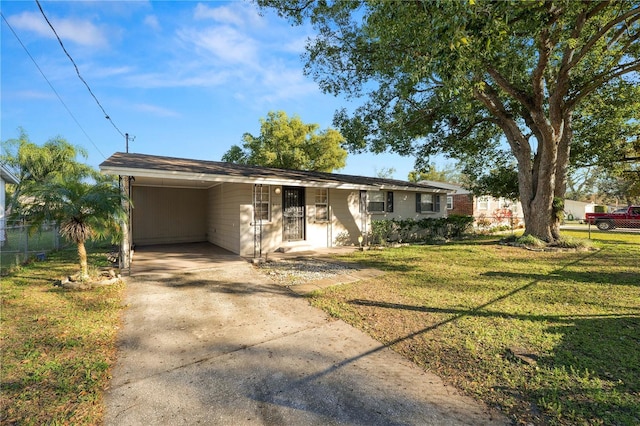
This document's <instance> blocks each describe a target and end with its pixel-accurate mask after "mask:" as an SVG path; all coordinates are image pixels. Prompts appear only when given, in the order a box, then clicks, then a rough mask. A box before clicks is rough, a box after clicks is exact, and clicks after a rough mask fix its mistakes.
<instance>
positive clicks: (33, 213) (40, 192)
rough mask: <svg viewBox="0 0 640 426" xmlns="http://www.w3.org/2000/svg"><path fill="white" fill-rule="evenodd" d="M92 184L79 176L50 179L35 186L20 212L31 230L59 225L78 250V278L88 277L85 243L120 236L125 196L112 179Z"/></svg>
mask: <svg viewBox="0 0 640 426" xmlns="http://www.w3.org/2000/svg"><path fill="white" fill-rule="evenodd" d="M93 179H95V183H89V182H87V180H86V178H85V176H83V175H82V174H77V175H72V176H67V177H66V178H64V179H52V180H47V181H44V182H41V183H37V184H34V185H33V186H32V187H31V188H29V191H28V192H29V193H28V194H24V195H27V197H28V200H29V201H28V203H26V205H25V209H24V211H23V213H24V214H25V218H26V219H27V220H28V221H29V227H30V229H39V228H40V226H41V225H42V223H44V222H48V221H54V222H56V223H57V224H59V225H60V234H61V235H62V236H63V237H65V238H67V239H69V240H70V241H73V242H74V243H75V244H76V245H77V248H78V258H79V261H80V277H81V279H82V280H86V279H87V278H88V277H89V273H88V267H87V250H86V248H85V242H86V241H88V240H91V239H101V238H104V237H106V236H109V235H110V236H111V237H112V238H115V237H117V236H118V235H119V233H120V226H119V224H120V223H121V221H122V220H124V219H125V218H126V210H125V209H124V208H123V201H125V196H124V195H123V194H122V192H121V191H120V190H119V188H118V186H117V184H116V182H115V181H114V180H113V178H111V177H105V176H100V175H95V174H94V176H93Z"/></svg>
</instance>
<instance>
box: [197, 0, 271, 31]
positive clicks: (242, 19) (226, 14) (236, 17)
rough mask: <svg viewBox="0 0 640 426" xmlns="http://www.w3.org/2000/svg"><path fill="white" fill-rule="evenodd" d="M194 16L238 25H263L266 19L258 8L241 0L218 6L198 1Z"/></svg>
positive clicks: (199, 18) (198, 18)
mask: <svg viewBox="0 0 640 426" xmlns="http://www.w3.org/2000/svg"><path fill="white" fill-rule="evenodd" d="M193 17H194V19H196V20H205V19H211V20H213V21H215V22H218V23H221V24H226V25H235V26H238V27H241V26H246V25H252V26H256V25H258V26H262V22H263V21H264V20H263V18H262V17H261V16H260V15H259V14H258V12H257V10H256V8H254V7H248V5H246V4H244V3H240V2H234V3H231V4H229V5H225V6H218V7H208V6H205V5H204V4H202V3H198V5H197V6H196V8H195V9H194V11H193Z"/></svg>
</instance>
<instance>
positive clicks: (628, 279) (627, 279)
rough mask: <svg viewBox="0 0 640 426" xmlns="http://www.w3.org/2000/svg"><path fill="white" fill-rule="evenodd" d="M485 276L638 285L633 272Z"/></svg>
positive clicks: (486, 274)
mask: <svg viewBox="0 0 640 426" xmlns="http://www.w3.org/2000/svg"><path fill="white" fill-rule="evenodd" d="M481 275H482V276H485V277H503V278H505V279H508V280H535V281H557V282H564V281H575V282H584V283H587V284H613V285H631V286H640V280H639V279H638V274H637V273H633V272H593V271H588V270H585V271H566V270H561V271H554V272H553V273H550V274H527V273H521V272H506V271H491V272H485V273H484V274H481Z"/></svg>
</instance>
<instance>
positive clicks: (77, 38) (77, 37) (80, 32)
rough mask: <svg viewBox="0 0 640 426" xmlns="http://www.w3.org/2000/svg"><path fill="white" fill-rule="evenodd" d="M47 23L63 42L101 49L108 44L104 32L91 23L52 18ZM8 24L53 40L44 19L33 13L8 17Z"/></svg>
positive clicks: (51, 32)
mask: <svg viewBox="0 0 640 426" xmlns="http://www.w3.org/2000/svg"><path fill="white" fill-rule="evenodd" d="M49 21H50V22H51V25H53V28H55V30H56V32H57V33H58V35H59V36H60V38H61V39H62V41H63V42H65V41H71V42H74V43H77V44H80V45H82V46H90V47H103V46H106V45H107V44H108V41H107V40H108V39H107V37H106V35H105V34H104V31H103V30H101V29H100V28H98V27H97V26H95V25H94V24H93V23H92V22H89V21H86V20H78V19H71V18H52V17H49ZM9 22H10V24H11V25H13V26H14V27H15V28H19V29H23V30H28V31H33V32H35V33H36V34H39V35H41V36H44V37H48V38H54V37H55V34H54V33H53V31H52V30H51V28H50V27H49V25H48V24H47V22H46V21H45V19H44V17H43V16H42V15H41V14H39V13H35V12H23V13H21V14H19V15H14V16H11V17H9Z"/></svg>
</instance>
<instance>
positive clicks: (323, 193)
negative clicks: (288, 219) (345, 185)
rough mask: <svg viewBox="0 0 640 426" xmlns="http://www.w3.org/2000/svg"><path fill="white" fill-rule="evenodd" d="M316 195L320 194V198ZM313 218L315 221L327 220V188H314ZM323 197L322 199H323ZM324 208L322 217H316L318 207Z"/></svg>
mask: <svg viewBox="0 0 640 426" xmlns="http://www.w3.org/2000/svg"><path fill="white" fill-rule="evenodd" d="M318 196H321V198H320V200H319V199H318ZM314 197H315V198H314V203H315V209H314V219H315V221H316V222H329V188H316V192H315V196H314ZM323 199H324V201H323ZM319 206H320V209H322V208H324V216H325V217H324V218H318V207H319Z"/></svg>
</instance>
